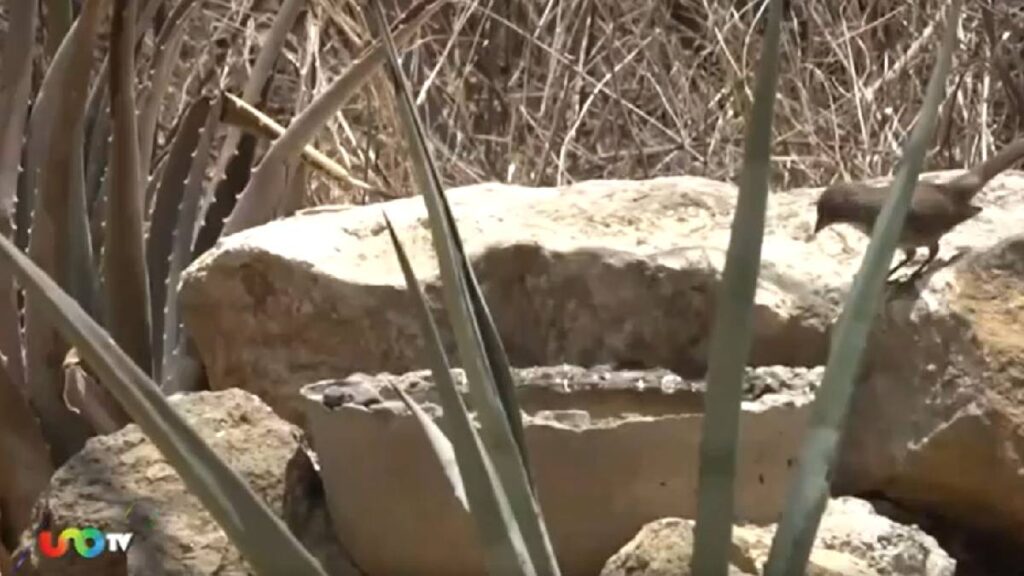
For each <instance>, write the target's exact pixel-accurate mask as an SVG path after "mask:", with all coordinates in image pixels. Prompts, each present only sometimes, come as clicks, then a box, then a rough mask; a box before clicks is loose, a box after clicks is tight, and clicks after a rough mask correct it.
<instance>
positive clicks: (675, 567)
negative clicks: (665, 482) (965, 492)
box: [601, 497, 956, 576]
mask: <svg viewBox="0 0 1024 576" xmlns="http://www.w3.org/2000/svg"><path fill="white" fill-rule="evenodd" d="M774 533H775V526H774V525H772V526H769V527H761V526H753V525H743V526H737V527H736V528H735V529H734V530H733V553H732V558H731V561H730V563H731V564H732V566H733V567H734V568H733V570H735V573H737V574H761V573H762V571H763V569H764V564H765V562H766V561H767V560H768V552H769V550H770V549H771V539H772V536H773V534H774ZM692 553H693V522H692V521H691V520H684V519H680V518H663V519H659V520H657V521H654V522H651V523H649V524H647V525H645V526H644V527H643V528H642V529H641V530H640V532H639V533H638V534H637V535H636V537H634V538H633V539H632V540H630V541H629V543H627V544H626V545H625V546H623V548H622V549H621V550H619V552H617V553H616V554H615V555H614V556H612V557H611V558H610V559H609V560H608V563H607V564H605V567H604V569H603V570H602V571H601V576H669V575H672V576H685V575H688V574H690V571H689V562H690V557H691V555H692ZM955 571H956V562H955V561H954V560H953V559H951V558H950V557H949V555H948V554H947V553H946V552H945V551H944V550H942V548H940V547H939V545H938V543H937V542H935V539H934V538H932V537H931V536H929V535H927V534H925V533H924V532H922V531H921V530H920V529H919V528H917V527H916V526H904V525H901V524H897V523H895V522H893V521H892V520H889V519H887V518H885V517H883V516H880V515H878V514H877V513H876V512H875V510H874V509H873V508H872V506H871V505H870V504H868V503H867V502H865V501H863V500H857V499H855V498H848V497H847V498H838V499H835V500H832V501H830V502H829V504H828V507H827V508H826V510H825V514H824V516H823V517H822V521H821V526H820V528H819V530H818V536H817V539H816V541H815V545H814V548H813V549H812V550H811V557H810V559H809V561H808V565H807V575H808V576H890V575H891V576H896V575H898V576H953V574H954V572H955Z"/></svg>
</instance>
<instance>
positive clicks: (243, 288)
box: [181, 172, 1024, 544]
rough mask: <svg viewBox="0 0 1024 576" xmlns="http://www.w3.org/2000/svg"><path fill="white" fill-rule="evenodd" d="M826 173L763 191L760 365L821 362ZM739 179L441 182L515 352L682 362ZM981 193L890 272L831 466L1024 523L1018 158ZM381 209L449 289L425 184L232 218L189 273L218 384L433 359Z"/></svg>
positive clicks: (694, 369)
mask: <svg viewBox="0 0 1024 576" xmlns="http://www.w3.org/2000/svg"><path fill="white" fill-rule="evenodd" d="M950 176H951V174H950V173H937V174H929V175H926V176H925V177H926V178H928V179H943V178H948V177H950ZM817 193H818V190H812V189H807V190H793V191H788V192H782V193H774V194H773V195H772V196H771V198H770V202H769V214H768V221H767V228H766V235H765V239H764V247H763V250H762V266H761V274H760V279H759V283H758V289H757V294H756V306H755V310H754V344H753V349H752V352H751V364H752V365H753V366H766V365H781V366H798V367H812V366H818V365H821V364H823V363H824V361H825V358H826V354H827V350H828V342H829V331H830V329H831V326H832V325H833V323H834V321H835V318H836V317H837V315H838V313H839V311H840V307H841V305H842V302H843V299H844V297H845V295H846V292H847V291H848V289H849V286H850V283H851V281H852V278H853V276H854V274H855V273H856V271H857V269H858V267H859V264H860V261H861V257H862V254H863V250H864V248H865V246H866V243H867V240H866V238H864V237H863V236H861V235H860V234H859V233H857V232H854V231H853V230H852V229H851V228H849V227H848V226H843V225H840V226H836V227H834V228H830V229H828V230H826V231H825V232H823V233H821V234H819V235H818V236H817V238H816V239H814V240H813V241H809V239H808V235H809V233H810V230H811V227H812V225H813V221H814V207H813V202H814V199H815V197H816V195H817ZM735 198H736V188H735V187H734V186H732V185H729V184H724V183H719V182H713V181H709V180H706V179H701V178H692V177H678V178H660V179H655V180H648V181H595V182H583V183H579V184H575V185H572V186H569V187H565V188H559V189H556V188H526V187H520V186H508V185H500V184H485V185H478V186H471V187H465V188H461V189H456V190H452V191H450V192H449V199H450V200H451V202H452V205H453V212H454V214H455V216H456V219H457V221H458V224H459V228H460V230H461V232H462V237H463V240H464V242H465V245H466V249H467V251H468V253H469V255H470V258H471V260H472V262H473V265H474V268H475V270H476V273H477V275H478V278H479V280H480V282H481V284H482V287H483V290H484V294H485V297H486V298H487V302H488V304H489V306H490V308H491V310H492V312H493V314H494V317H495V320H496V323H497V325H498V328H499V330H500V332H501V336H502V338H503V340H504V342H505V345H506V347H507V349H508V352H509V355H510V358H511V360H512V362H513V364H515V365H517V366H543V365H556V364H560V363H562V362H567V363H572V364H578V365H583V366H593V365H597V364H603V363H607V364H611V365H613V366H618V367H664V368H667V369H670V370H672V371H674V372H675V373H677V374H679V375H681V376H683V377H686V378H699V377H701V376H702V375H703V372H704V370H705V369H706V363H707V350H708V341H709V336H710V334H709V332H710V323H711V320H712V317H713V312H714V303H715V297H716V289H717V285H718V282H719V279H720V276H721V270H722V265H723V262H724V258H725V249H726V247H727V245H728V239H729V233H730V224H731V218H732V214H733V208H734V206H735ZM977 202H978V203H979V204H981V205H983V206H984V211H983V212H982V213H981V214H980V215H979V216H977V217H976V218H974V219H972V220H970V221H968V222H966V223H964V224H963V225H961V226H960V227H958V228H957V229H955V230H954V231H952V232H951V233H949V234H948V235H947V236H945V237H944V238H943V240H942V242H941V247H942V250H941V251H940V254H939V263H938V264H937V265H936V266H934V267H933V268H932V272H931V273H929V274H927V275H925V276H924V277H923V278H921V279H920V280H919V281H918V282H917V283H916V284H915V285H913V286H905V287H904V288H892V289H890V290H889V291H888V292H887V296H886V302H885V304H884V305H883V306H882V307H881V310H880V313H879V315H878V319H877V322H876V325H875V329H874V330H873V332H872V335H871V337H870V341H869V348H868V351H867V354H866V356H865V359H866V362H865V365H864V372H863V374H862V377H861V378H860V380H859V382H858V389H857V391H856V394H855V397H854V401H853V409H852V411H851V414H850V419H849V427H848V430H847V432H848V433H847V435H846V441H845V443H844V446H843V450H842V454H841V459H840V463H839V470H838V473H837V475H836V478H835V479H836V484H835V486H836V488H837V490H838V491H840V493H862V492H874V493H880V494H884V495H887V496H890V497H892V498H894V499H896V500H898V501H899V502H900V503H903V504H907V505H909V506H912V507H916V508H918V509H920V510H923V511H927V512H930V513H935V514H938V515H941V516H944V517H947V518H950V519H952V520H953V521H955V522H958V523H962V524H963V525H965V526H970V527H973V528H977V529H983V530H990V531H992V532H993V533H996V534H1000V535H1003V536H1005V537H1007V538H1009V539H1010V540H1013V541H1016V542H1017V543H1018V544H1020V543H1024V473H1022V465H1021V460H1022V458H1024V433H1022V430H1024V415H1022V403H1021V397H1022V393H1021V390H1022V389H1024V387H1022V386H1021V381H1022V373H1024V368H1022V366H1024V363H1022V353H1021V351H1022V339H1021V338H1020V331H1019V330H1018V329H1017V328H1016V327H1019V326H1020V325H1022V322H1021V321H1022V314H1024V313H1022V308H1021V305H1020V296H1019V295H1020V294H1021V293H1022V291H1021V288H1022V284H1024V270H1022V268H1024V265H1022V261H1024V255H1022V251H1024V238H1022V237H1020V236H1015V234H1018V233H1019V232H1020V230H1021V227H1020V223H1021V222H1024V175H1022V174H1021V173H1019V172H1009V173H1006V174H1004V175H1002V176H1000V177H998V178H996V179H995V180H993V182H992V183H990V184H989V186H988V187H987V188H986V190H985V191H983V192H982V194H981V195H980V196H979V197H978V198H977ZM382 210H385V211H386V212H387V214H388V216H389V217H390V218H391V219H392V221H393V222H394V224H395V226H396V229H397V231H398V234H399V236H400V238H401V239H402V241H403V242H404V244H405V247H406V249H407V250H408V251H409V253H410V257H411V259H412V262H413V266H414V268H415V270H416V273H417V275H418V276H419V278H420V279H421V280H422V281H423V282H424V283H425V284H426V289H427V292H428V294H429V295H430V296H431V297H432V299H433V301H434V305H435V307H436V308H439V306H438V304H437V302H438V301H439V298H438V294H437V292H438V284H437V267H436V263H435V260H434V257H433V253H432V248H431V239H430V234H429V230H428V227H427V221H426V216H425V209H424V207H423V202H422V199H420V198H411V199H404V200H398V201H394V202H389V203H386V204H383V205H375V206H369V207H352V208H342V207H336V208H326V209H320V210H316V211H311V212H308V213H304V214H300V215H298V216H295V217H292V218H288V219H285V220H281V221H277V222H273V223H270V224H267V225H265V226H261V227H258V228H254V229H251V230H248V231H245V232H242V233H240V234H236V235H233V236H231V237H229V238H227V239H225V240H223V241H222V242H221V243H219V244H218V246H217V247H216V248H214V249H213V250H211V251H210V252H208V253H207V254H205V255H204V256H203V257H201V258H200V259H198V260H197V261H196V262H194V263H193V265H192V266H191V267H190V269H189V270H188V271H187V273H186V274H185V278H184V280H183V284H182V287H181V302H182V308H183V313H184V316H185V322H186V325H187V328H188V330H189V332H190V334H191V335H192V337H193V338H194V340H195V343H196V345H197V348H198V350H199V353H200V356H201V358H202V361H203V363H204V364H205V366H206V369H207V371H208V375H209V380H210V384H211V386H212V387H213V388H215V389H223V388H229V387H235V386H237V387H242V388H244V389H246V390H250V391H252V392H254V393H256V394H258V395H259V396H260V397H261V398H263V399H264V400H265V401H266V402H267V403H268V404H270V405H271V406H272V407H273V408H274V410H276V411H277V412H278V413H279V414H282V415H283V416H285V417H286V418H288V419H289V420H291V421H293V422H297V423H300V424H301V423H302V422H303V415H302V411H301V409H300V400H299V394H298V389H299V388H300V387H301V386H302V385H304V384H307V383H309V382H313V381H317V380H321V379H324V378H337V377H343V376H345V375H347V374H351V373H354V372H366V373H375V372H385V371H386V372H391V373H403V372H406V371H409V370H411V369H415V368H420V367H423V366H424V362H423V361H422V356H421V355H422V346H421V337H420V333H419V329H418V326H417V323H416V319H415V313H414V311H413V309H412V307H411V306H410V302H409V299H408V295H407V292H406V289H405V285H404V281H403V279H402V276H401V273H400V270H399V268H398V265H397V262H396V259H395V256H394V251H393V249H392V247H391V244H390V240H389V238H388V235H387V233H386V229H385V228H384V224H383V220H382V215H381V211H382ZM958 255H965V257H963V258H960V259H958V260H957V259H956V258H955V257H956V256H958ZM954 260H955V261H954ZM439 317H440V318H442V319H443V318H444V315H443V314H440V316H439ZM441 328H442V331H443V333H444V335H445V337H446V338H447V337H448V330H447V329H446V328H445V326H444V325H443V322H442V327H441Z"/></svg>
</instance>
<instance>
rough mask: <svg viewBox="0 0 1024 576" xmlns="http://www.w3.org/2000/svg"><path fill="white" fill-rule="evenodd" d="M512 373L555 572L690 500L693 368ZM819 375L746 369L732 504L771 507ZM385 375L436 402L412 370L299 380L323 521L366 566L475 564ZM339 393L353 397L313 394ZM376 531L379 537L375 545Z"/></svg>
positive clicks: (581, 566)
mask: <svg viewBox="0 0 1024 576" xmlns="http://www.w3.org/2000/svg"><path fill="white" fill-rule="evenodd" d="M456 373H457V375H458V376H459V378H460V380H461V378H462V373H461V371H457V372H456ZM516 377H517V379H518V380H519V381H520V384H519V386H518V396H519V401H520V405H521V406H522V408H523V410H524V411H525V414H526V415H525V418H524V426H525V437H526V443H527V446H528V450H529V455H530V465H531V468H532V470H533V472H534V475H535V478H536V482H537V485H538V492H539V495H540V505H541V509H542V510H543V511H544V517H545V520H546V523H547V526H548V529H549V532H550V535H551V539H552V545H553V547H554V550H555V554H556V556H557V557H558V559H559V563H560V565H561V569H562V574H563V575H565V576H593V575H594V574H597V573H598V572H599V571H600V570H601V566H602V565H603V564H604V563H605V561H607V559H608V557H609V556H611V555H612V554H613V553H614V552H615V550H617V549H618V548H619V547H620V546H621V545H622V543H623V542H625V541H626V540H628V539H629V538H630V537H631V536H632V535H633V534H635V533H636V530H637V529H638V528H639V527H640V526H642V525H644V524H645V523H647V522H650V521H652V520H655V519H657V518H661V517H663V516H666V515H678V516H683V517H693V515H695V514H696V510H697V501H696V497H697V478H698V475H697V472H698V468H699V466H698V465H699V449H700V447H699V441H700V428H701V425H702V422H703V416H702V415H701V410H702V408H701V406H702V396H703V382H700V381H686V380H683V379H681V378H679V377H678V376H676V375H674V374H672V373H670V372H668V371H666V370H650V371H626V372H615V371H610V370H607V369H600V368H599V369H587V370H584V369H581V368H578V367H571V366H561V367H547V368H533V369H525V370H521V371H517V372H516ZM820 378H821V370H820V369H815V370H808V369H805V368H779V367H764V368H758V369H756V370H751V371H748V375H747V379H746V380H747V386H746V389H747V394H746V396H747V398H750V399H751V401H749V402H746V403H745V406H744V411H743V414H742V416H741V419H740V421H741V436H740V443H739V468H738V471H737V475H738V476H737V477H738V481H737V486H736V508H737V510H736V513H737V515H738V516H739V517H741V518H744V519H747V520H749V521H753V522H763V523H768V522H771V521H774V519H775V518H776V516H777V514H778V511H779V510H780V509H781V502H782V499H783V498H784V495H785V488H786V483H787V481H788V478H789V476H790V474H789V472H790V466H791V464H792V462H793V461H794V459H795V457H796V454H797V451H798V449H799V446H800V443H799V441H800V438H801V436H802V433H803V426H802V423H803V422H804V421H805V420H806V417H807V406H808V405H809V401H810V398H811V390H812V389H813V387H815V386H816V385H817V382H818V380H820ZM392 385H394V386H397V387H400V388H402V389H404V390H405V391H406V392H408V393H409V394H410V395H411V396H412V397H413V398H414V399H416V400H417V402H418V403H420V404H421V405H423V406H425V407H431V408H432V407H433V406H434V405H436V397H435V396H434V390H433V387H432V385H431V384H430V378H429V375H428V374H427V373H423V372H419V373H412V374H405V375H403V376H400V377H397V376H388V375H377V376H372V377H371V376H365V375H357V376H353V377H350V378H348V379H347V380H346V381H345V382H334V383H330V382H325V383H321V384H317V385H314V386H311V387H310V388H312V389H314V390H316V391H318V392H319V393H320V394H316V395H312V396H311V397H312V398H313V400H312V401H311V402H310V404H309V408H310V415H309V417H308V420H307V425H308V426H309V428H310V434H311V437H312V445H313V448H314V449H316V451H317V453H318V454H319V457H320V461H321V464H322V475H323V481H324V486H325V488H326V492H327V502H328V503H329V504H330V507H331V514H332V517H333V518H334V520H335V527H336V532H337V534H338V535H339V537H340V538H341V540H342V541H343V542H344V543H345V545H346V548H347V549H348V550H349V551H350V552H351V554H352V558H353V559H354V560H355V562H356V563H357V564H358V565H359V566H360V568H362V569H363V570H365V571H366V573H367V574H371V575H382V576H383V575H388V574H447V575H452V576H457V575H476V574H482V573H484V566H483V561H482V558H481V557H480V555H479V544H478V541H477V537H476V531H475V526H474V525H473V522H472V519H471V518H470V517H469V516H468V515H467V514H466V513H465V512H464V510H463V509H462V508H461V507H460V505H459V504H458V503H457V501H456V500H455V497H454V494H453V491H452V489H451V486H450V485H449V484H448V483H447V480H446V477H445V476H444V474H443V473H442V471H441V468H440V467H439V465H438V463H437V459H436V457H435V456H434V454H433V452H432V451H431V448H430V446H429V445H428V444H427V441H426V439H425V437H424V434H423V431H422V429H421V428H420V425H419V424H418V422H417V421H416V420H415V419H414V418H412V417H411V416H410V415H409V412H408V411H407V410H406V408H405V406H404V404H403V403H402V402H400V401H396V400H395V395H394V393H393V392H391V386H392ZM332 388H343V389H347V394H343V393H339V392H332ZM343 396H348V397H349V399H352V400H354V401H355V402H354V403H350V404H345V405H342V406H340V407H337V408H334V409H330V408H327V407H325V404H333V402H331V400H330V399H331V398H340V397H343ZM325 399H326V400H327V402H325ZM437 412H438V413H439V412H440V410H438V411H437ZM438 424H439V425H441V426H442V428H443V427H444V423H443V422H442V421H438ZM385 539H386V541H387V542H388V543H389V545H388V546H381V545H380V542H381V541H382V540H385ZM439 541H441V542H445V543H446V545H445V546H443V547H439V546H437V542H439Z"/></svg>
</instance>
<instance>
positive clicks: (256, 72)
mask: <svg viewBox="0 0 1024 576" xmlns="http://www.w3.org/2000/svg"><path fill="white" fill-rule="evenodd" d="M305 6H306V0H286V1H285V2H283V3H282V5H281V8H280V9H279V10H278V11H277V15H276V16H275V17H274V22H273V24H271V25H270V30H269V31H267V35H266V37H265V38H263V39H262V41H261V42H260V51H259V54H257V56H256V63H255V64H254V65H253V68H252V72H250V73H249V78H247V79H246V81H245V86H244V87H243V88H242V101H243V102H246V103H248V104H255V103H256V102H257V100H258V99H261V98H262V95H264V94H265V92H266V89H267V88H269V84H270V83H269V82H268V80H270V75H271V74H272V73H273V71H274V65H275V64H276V63H277V59H278V57H279V56H280V54H281V49H282V48H283V47H284V42H285V40H286V39H287V38H288V33H289V32H290V31H291V29H292V28H293V27H294V26H295V21H296V20H297V19H298V17H299V13H300V12H302V9H303V8H304V7H305ZM225 109H226V108H225ZM241 137H242V133H241V131H239V130H238V129H237V128H235V127H229V128H228V131H227V134H226V135H225V136H224V142H223V143H222V144H221V147H220V152H219V153H218V154H217V165H216V168H214V171H213V178H214V179H213V186H211V187H210V189H211V190H217V189H218V187H219V186H220V184H221V178H224V177H227V170H228V164H229V163H230V162H231V161H232V160H233V159H234V158H235V153H236V152H237V151H238V144H239V140H240V139H241ZM241 189H242V188H236V189H235V195H237V193H238V191H240V190H241ZM222 218H223V216H222Z"/></svg>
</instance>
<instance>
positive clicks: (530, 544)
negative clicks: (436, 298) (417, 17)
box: [373, 2, 559, 575]
mask: <svg viewBox="0 0 1024 576" xmlns="http://www.w3.org/2000/svg"><path fill="white" fill-rule="evenodd" d="M373 14H374V16H375V17H374V21H375V24H376V27H377V29H378V30H380V31H381V34H382V36H383V40H384V46H385V48H386V54H387V57H388V60H389V64H390V65H389V66H388V70H389V72H390V76H391V80H392V83H393V86H394V91H395V95H396V97H397V100H398V107H399V116H400V117H401V119H402V122H401V124H402V126H401V129H402V131H403V133H404V134H405V141H406V143H407V144H408V146H409V147H410V149H411V152H412V160H413V162H412V168H413V173H414V175H415V177H416V182H417V185H418V187H419V188H420V191H421V193H422V194H423V196H424V200H425V202H426V205H427V212H428V215H429V220H430V225H431V233H432V236H433V240H434V251H435V252H436V253H437V256H438V263H439V264H440V271H441V278H442V280H443V282H442V293H443V294H444V300H445V308H446V309H447V311H448V315H449V317H450V320H451V325H452V327H453V331H454V333H455V341H456V344H457V347H458V350H459V356H460V358H461V359H462V365H463V368H464V369H465V370H466V375H467V379H468V380H469V389H470V395H471V397H472V399H473V406H474V408H475V409H476V411H477V414H478V415H479V417H480V421H481V424H482V426H481V428H482V429H481V439H482V441H483V446H484V447H485V449H486V451H487V453H488V454H489V456H490V457H491V460H492V462H493V464H494V467H495V470H496V472H497V474H498V477H499V478H500V481H501V483H502V485H503V487H504V488H505V490H506V493H507V495H508V499H509V504H510V506H511V509H512V512H513V514H514V515H515V518H516V522H517V523H518V524H519V527H520V530H521V531H522V534H523V540H524V542H525V544H526V548H527V551H528V552H529V554H530V559H531V561H532V563H533V565H534V568H535V570H536V571H537V573H538V574H545V575H547V574H558V573H559V569H558V563H557V561H556V560H555V555H554V551H553V549H552V547H551V542H550V539H549V537H548V534H547V528H546V527H545V525H544V520H543V516H542V514H541V510H540V506H539V505H538V503H537V500H536V494H535V493H534V491H533V488H532V486H531V485H530V478H529V474H528V472H527V469H526V467H525V465H524V464H523V457H522V454H521V453H520V451H519V447H518V446H517V445H516V441H515V439H514V437H513V434H512V430H511V427H510V426H509V421H508V419H507V418H506V417H505V411H504V409H503V408H502V403H501V399H500V397H499V395H498V393H497V389H496V388H497V386H496V384H495V378H494V373H493V372H492V367H491V365H490V362H489V359H488V357H487V355H486V350H485V346H484V343H483V340H482V337H481V334H480V328H479V325H478V323H477V319H476V317H475V316H474V314H473V303H472V298H471V297H470V295H469V291H468V288H467V280H466V277H465V275H464V270H463V268H462V265H463V263H464V255H463V254H461V253H459V252H458V246H457V245H456V244H455V242H454V240H453V232H452V230H451V228H453V227H454V222H451V223H450V222H448V221H447V220H446V215H447V212H446V211H447V210H448V208H446V207H445V199H444V195H443V192H442V188H441V185H440V180H439V179H438V177H437V172H436V170H435V169H434V164H433V160H432V159H431V157H430V151H429V149H428V148H427V146H426V138H425V136H424V133H423V128H422V126H421V125H420V122H419V119H418V118H417V116H416V111H415V108H414V106H413V104H412V98H411V96H410V94H409V87H408V85H407V83H406V80H405V75H404V74H403V72H402V69H401V66H400V65H399V63H398V55H397V53H396V51H395V46H394V42H393V40H392V38H391V32H390V30H389V29H388V27H387V22H386V20H385V18H384V13H383V9H382V8H381V6H380V3H379V2H374V11H373ZM513 401H514V399H513ZM515 409H518V407H516V408H515Z"/></svg>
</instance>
